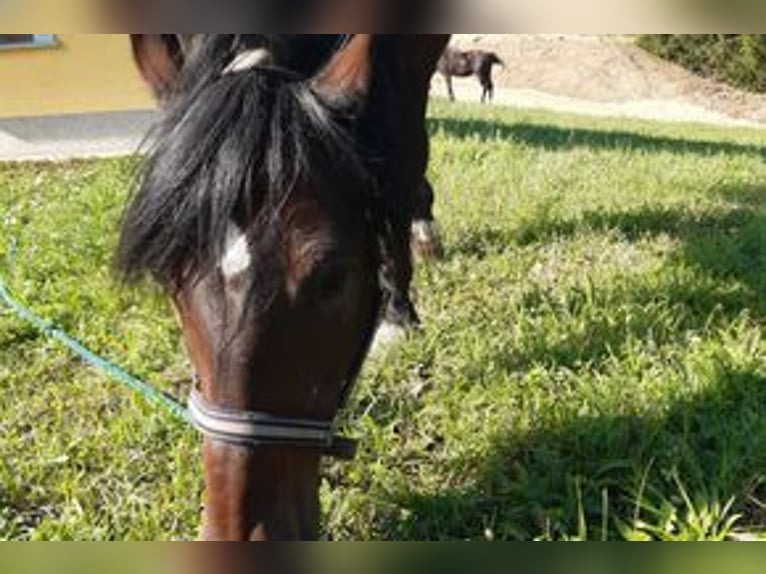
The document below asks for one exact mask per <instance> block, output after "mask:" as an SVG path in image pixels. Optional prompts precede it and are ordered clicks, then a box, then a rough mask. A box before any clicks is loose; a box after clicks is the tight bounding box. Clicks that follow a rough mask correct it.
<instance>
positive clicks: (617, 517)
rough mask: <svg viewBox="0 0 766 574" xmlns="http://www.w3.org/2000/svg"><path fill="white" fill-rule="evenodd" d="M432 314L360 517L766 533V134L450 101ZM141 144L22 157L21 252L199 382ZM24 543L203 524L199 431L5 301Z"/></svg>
mask: <svg viewBox="0 0 766 574" xmlns="http://www.w3.org/2000/svg"><path fill="white" fill-rule="evenodd" d="M430 129H431V131H432V133H433V136H434V137H433V161H432V166H431V177H432V180H433V183H434V185H435V188H436V190H437V196H438V207H437V211H438V216H439V218H440V220H441V224H442V230H443V234H444V238H445V242H446V247H447V253H446V257H445V259H444V260H443V261H441V262H439V263H437V264H434V265H432V266H430V267H427V268H421V269H419V273H418V277H417V282H416V287H415V289H416V296H417V300H418V304H419V307H420V309H421V312H422V317H423V319H424V323H425V329H424V332H423V333H422V334H421V335H419V336H416V337H413V338H412V339H411V340H410V341H408V342H406V343H404V344H403V345H402V346H401V347H399V348H397V349H395V350H392V351H391V352H390V353H389V354H388V355H387V356H386V357H381V358H378V359H376V360H374V361H372V362H370V363H369V364H368V367H367V369H366V371H365V375H364V377H363V380H362V381H360V385H359V387H358V391H357V393H356V395H355V397H354V400H353V402H352V405H351V407H350V409H349V410H348V412H347V413H345V414H344V418H345V420H346V422H347V427H348V431H349V432H350V433H352V434H355V435H357V436H359V437H360V438H362V441H363V449H362V451H361V453H360V456H359V458H358V459H357V461H355V462H354V463H353V464H350V465H330V466H328V467H327V468H326V472H325V480H324V483H323V487H322V497H323V501H324V503H325V509H326V513H327V514H326V522H327V527H328V529H329V531H330V532H331V534H332V536H333V537H334V538H335V539H352V538H353V539H371V538H375V539H379V538H384V539H486V538H490V539H498V540H500V539H540V538H542V539H582V538H588V539H604V538H608V539H622V538H629V539H644V538H654V539H699V538H705V539H716V538H728V537H735V538H736V537H741V536H749V535H757V534H758V533H760V532H763V531H766V506H764V505H766V416H765V415H766V343H764V317H766V299H765V298H764V295H765V294H766V265H765V264H766V260H765V257H766V163H764V160H765V159H766V133H763V132H757V131H748V130H742V131H738V130H724V129H715V128H701V127H694V126H681V125H662V124H651V123H645V122H632V121H610V120H593V119H582V118H576V117H570V116H560V115H553V114H547V113H537V112H521V111H510V110H503V109H501V108H488V107H487V108H479V107H468V106H466V107H459V106H457V107H451V106H448V105H446V104H444V103H438V104H437V105H436V106H435V107H434V110H433V112H432V120H431V122H430ZM133 167H134V164H133V162H132V161H130V160H113V161H98V162H85V163H73V164H65V165H39V164H38V165H29V164H28V165H20V166H11V165H6V166H0V190H2V191H1V192H0V270H1V271H0V273H1V274H2V275H3V277H5V278H6V279H7V281H8V283H9V284H10V286H11V288H12V289H13V291H14V292H15V293H16V294H17V295H18V296H19V297H20V298H21V299H23V300H24V301H25V302H26V303H28V304H29V305H30V306H31V307H33V308H34V309H35V310H36V311H37V312H38V313H40V314H42V315H44V316H46V317H49V318H51V319H54V320H55V321H56V322H57V323H58V324H59V325H61V326H63V327H64V328H65V329H67V330H68V331H69V332H71V333H72V334H74V335H76V336H77V337H79V338H81V339H83V340H84V341H86V342H87V343H88V344H89V345H91V346H92V347H93V348H95V349H96V350H98V351H99V352H101V353H103V354H105V355H106V356H108V357H111V358H114V359H116V360H118V361H119V362H120V363H121V364H122V365H124V366H125V367H126V368H128V369H129V370H131V371H133V372H135V373H136V374H138V375H140V376H142V377H145V378H147V379H149V380H151V381H152V382H153V383H155V384H157V385H159V386H161V387H162V388H164V389H166V390H168V391H171V392H173V393H178V394H181V393H182V392H184V390H185V388H186V386H185V385H186V382H185V380H186V379H187V378H188V377H187V369H188V367H187V365H186V363H185V359H184V356H183V353H182V350H181V347H180V345H179V332H178V329H177V328H176V326H175V324H174V319H173V316H172V314H171V313H170V309H169V307H168V305H167V304H166V302H165V301H164V298H163V297H161V295H160V294H158V293H157V292H152V291H151V290H148V289H145V290H143V291H131V290H126V289H123V288H120V287H119V286H117V285H116V284H115V282H114V280H113V278H112V276H111V274H110V252H111V249H112V247H113V246H114V242H115V238H116V222H117V220H118V218H119V214H120V210H121V206H122V203H123V200H124V196H125V191H126V188H127V184H128V182H129V180H130V178H131V174H132V171H131V170H132V169H133ZM0 413H1V414H2V416H0V437H1V438H0V539H35V540H42V539H45V540H47V539H132V540H135V539H177V538H190V537H193V536H195V533H196V528H197V523H198V509H199V492H200V488H201V479H200V465H199V461H198V456H197V437H196V436H195V435H194V433H193V432H191V431H190V430H188V429H186V428H185V427H184V426H183V425H182V424H181V423H178V422H176V421H174V420H172V419H171V418H170V417H169V416H168V415H166V414H165V413H163V412H161V411H159V410H158V409H157V408H156V407H154V406H152V405H148V404H146V403H145V402H144V401H143V400H142V399H140V398H137V397H134V396H133V395H131V394H130V393H128V392H126V391H125V390H123V389H122V388H121V387H118V386H116V385H115V384H114V383H112V382H110V381H109V380H107V379H105V378H104V377H103V376H102V375H101V374H99V373H98V372H95V371H93V370H92V369H90V368H88V367H86V366H84V365H83V363H82V362H81V361H79V360H77V359H75V358H73V357H72V356H71V355H70V354H69V353H68V352H66V351H64V350H62V349H61V348H59V347H58V346H57V345H56V344H54V343H51V342H50V341H48V340H46V339H45V338H42V337H40V336H39V335H38V334H37V333H36V332H34V331H33V330H32V329H31V328H29V327H28V326H27V325H24V324H22V323H20V322H19V321H17V320H15V319H14V318H13V317H11V316H10V315H9V314H8V313H5V312H3V311H0Z"/></svg>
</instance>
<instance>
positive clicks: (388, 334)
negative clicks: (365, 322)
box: [370, 321, 407, 355]
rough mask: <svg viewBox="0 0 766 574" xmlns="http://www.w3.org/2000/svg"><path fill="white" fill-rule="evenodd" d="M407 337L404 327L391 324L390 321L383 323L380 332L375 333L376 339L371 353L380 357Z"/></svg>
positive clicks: (379, 327) (379, 328)
mask: <svg viewBox="0 0 766 574" xmlns="http://www.w3.org/2000/svg"><path fill="white" fill-rule="evenodd" d="M406 337H407V330H406V329H405V328H404V327H402V326H401V325H395V324H394V323H389V322H388V321H383V322H382V323H381V324H380V326H378V331H377V332H376V333H375V339H374V340H373V342H372V347H371V348H370V353H371V354H373V355H378V354H380V353H381V352H383V351H386V350H387V349H389V348H390V347H393V346H394V345H395V344H396V343H398V342H399V341H403V340H404V339H405V338H406Z"/></svg>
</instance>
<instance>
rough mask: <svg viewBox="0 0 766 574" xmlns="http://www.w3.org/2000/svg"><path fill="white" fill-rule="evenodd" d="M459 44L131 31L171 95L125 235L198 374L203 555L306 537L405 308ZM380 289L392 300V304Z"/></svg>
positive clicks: (128, 260) (132, 258)
mask: <svg viewBox="0 0 766 574" xmlns="http://www.w3.org/2000/svg"><path fill="white" fill-rule="evenodd" d="M448 39H449V36H447V35H376V34H342V35H281V34H272V35H266V34H248V35H242V34H239V35H234V34H200V35H185V36H183V37H178V36H174V35H135V36H134V37H133V47H134V53H135V57H136V61H137V63H138V66H139V68H140V70H141V71H142V72H143V74H144V77H145V78H146V79H147V81H148V82H149V83H150V84H151V86H152V87H153V88H154V90H155V91H156V93H157V94H158V95H160V96H162V98H163V102H164V105H163V106H162V107H163V111H162V116H163V117H162V119H161V121H160V123H159V125H158V126H157V128H156V131H155V134H154V140H155V141H156V142H157V143H156V145H155V148H154V149H153V150H152V152H151V154H150V156H149V157H148V159H147V160H146V162H145V165H144V167H143V172H142V175H141V178H140V181H139V186H138V189H137V190H136V193H135V195H134V197H133V199H132V202H131V204H130V206H129V207H128V209H127V211H126V213H125V216H124V221H123V229H122V235H121V241H120V246H119V251H118V262H119V266H120V268H121V270H122V271H123V273H124V274H125V275H126V277H127V278H129V279H133V278H138V277H141V276H142V275H144V274H149V275H151V276H153V277H154V278H155V279H156V280H157V281H159V282H160V283H161V284H162V285H164V286H165V287H166V288H167V290H168V292H169V294H170V296H171V298H172V300H173V302H174V304H175V306H176V308H177V310H178V314H179V318H180V321H181V325H182V327H183V332H184V337H185V340H186V343H187V348H188V351H189V354H190V357H191V360H192V363H193V365H194V368H195V371H196V373H197V376H198V379H199V381H198V389H197V390H196V391H195V392H194V393H193V395H192V400H191V402H190V413H191V417H192V420H193V421H194V422H195V423H196V425H197V427H198V428H200V430H202V432H203V433H204V435H205V440H204V447H203V460H204V470H205V487H206V488H205V491H206V494H205V509H204V516H203V530H202V536H203V538H204V539H208V540H286V539H312V538H316V537H317V535H318V527H319V502H318V482H319V478H318V477H319V461H320V458H321V456H322V454H323V453H330V454H349V449H348V444H347V443H345V442H343V441H339V440H338V439H336V438H334V435H333V433H332V430H333V424H332V421H333V420H334V418H335V417H336V414H337V411H338V409H339V408H340V406H342V404H343V403H344V401H345V398H346V397H347V395H348V392H349V390H350V388H351V386H352V384H353V382H354V380H355V378H356V376H357V373H358V372H359V369H360V367H361V365H362V362H363V360H364V358H365V355H366V353H367V350H368V347H369V344H370V342H371V339H372V338H373V335H374V332H375V329H376V327H377V325H378V322H379V317H380V316H381V309H382V308H383V306H384V304H385V313H384V314H385V316H386V318H387V319H388V320H391V321H398V322H400V323H402V322H405V323H406V322H412V321H415V320H416V316H415V313H414V308H413V307H412V304H411V303H410V301H409V297H408V292H409V283H410V281H411V278H412V264H411V259H410V239H409V232H410V226H411V223H412V218H413V210H414V203H415V199H414V198H415V197H416V196H417V195H418V192H419V190H421V189H422V187H421V186H422V183H423V181H424V172H425V167H426V163H427V158H428V142H427V135H426V131H425V125H424V124H425V122H424V117H425V110H426V102H427V95H428V87H429V82H430V78H431V76H432V74H433V72H434V70H435V67H436V62H437V60H438V57H439V55H440V54H441V52H442V50H443V48H444V46H445V45H446V43H447V41H448ZM381 278H383V280H384V281H383V282H384V283H388V284H389V285H390V291H391V293H392V295H391V296H390V297H389V298H388V301H387V302H385V303H384V297H383V295H382V289H381Z"/></svg>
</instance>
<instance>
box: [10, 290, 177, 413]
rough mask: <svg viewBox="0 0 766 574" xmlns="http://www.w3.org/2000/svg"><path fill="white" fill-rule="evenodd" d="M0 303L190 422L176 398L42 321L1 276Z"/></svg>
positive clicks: (170, 411) (123, 382)
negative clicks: (12, 292) (15, 295)
mask: <svg viewBox="0 0 766 574" xmlns="http://www.w3.org/2000/svg"><path fill="white" fill-rule="evenodd" d="M0 304H2V305H3V306H4V307H6V308H7V309H9V310H10V311H11V312H12V313H13V314H14V315H16V316H17V317H18V318H19V319H21V320H23V321H25V322H26V323H29V324H30V325H32V326H33V327H34V328H35V329H37V330H38V331H39V332H40V333H42V334H43V335H45V336H47V337H49V338H50V339H53V340H55V341H57V342H58V343H60V344H61V345H63V346H64V347H66V348H67V349H69V350H70V351H72V352H73V353H74V354H75V355H77V356H78V357H80V358H81V359H82V360H84V361H85V362H87V363H89V364H90V365H92V366H93V367H95V368H96V369H97V370H100V371H101V372H103V373H104V374H106V375H107V376H108V377H110V378H112V379H114V380H116V381H117V382H119V383H121V384H122V385H123V386H125V387H127V388H128V389H130V390H132V391H134V392H135V393H137V394H138V395H140V396H141V397H143V398H144V399H146V400H147V401H149V402H153V403H155V404H157V405H159V406H160V407H162V408H163V409H164V410H165V411H167V412H168V413H169V414H171V415H172V416H173V417H174V418H176V419H179V420H181V421H184V422H188V421H189V415H188V412H187V410H186V408H185V407H184V406H183V405H181V403H180V402H179V401H177V400H176V399H175V398H173V397H171V396H170V395H168V394H166V393H164V392H162V391H160V390H158V389H155V388H154V387H152V386H151V385H149V384H148V383H146V382H144V381H142V380H141V379H139V378H138V377H136V376H134V375H131V374H130V373H128V372H127V371H125V370H124V369H122V368H121V367H119V366H118V365H116V364H115V363H114V362H112V361H110V360H109V359H106V358H104V357H102V356H100V355H98V354H96V353H95V352H93V351H91V350H90V349H88V348H87V347H86V346H85V345H83V344H82V343H81V342H80V341H78V340H77V339H75V338H73V337H71V336H70V335H68V334H67V333H66V332H64V331H63V330H61V329H59V328H58V327H56V326H55V325H54V324H53V323H52V322H51V321H48V320H46V319H43V318H42V317H40V316H39V315H37V314H36V313H35V312H34V311H32V310H31V309H30V308H29V307H27V306H25V305H23V304H22V303H21V302H19V301H18V300H17V299H16V298H15V297H13V295H12V294H11V292H10V290H9V289H8V287H7V285H6V283H5V281H4V280H3V277H2V276H0Z"/></svg>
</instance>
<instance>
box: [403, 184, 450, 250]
mask: <svg viewBox="0 0 766 574" xmlns="http://www.w3.org/2000/svg"><path fill="white" fill-rule="evenodd" d="M433 205H434V190H433V187H432V186H431V184H430V183H429V181H428V180H427V179H425V180H423V184H422V185H421V186H420V187H419V188H418V192H417V193H416V194H415V197H414V205H413V208H414V209H413V221H412V231H411V240H410V245H411V249H412V257H413V259H414V260H415V261H430V260H433V259H439V258H441V257H442V255H443V254H444V250H443V247H442V243H441V238H440V237H439V231H438V229H437V226H436V220H435V218H434V214H433Z"/></svg>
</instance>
